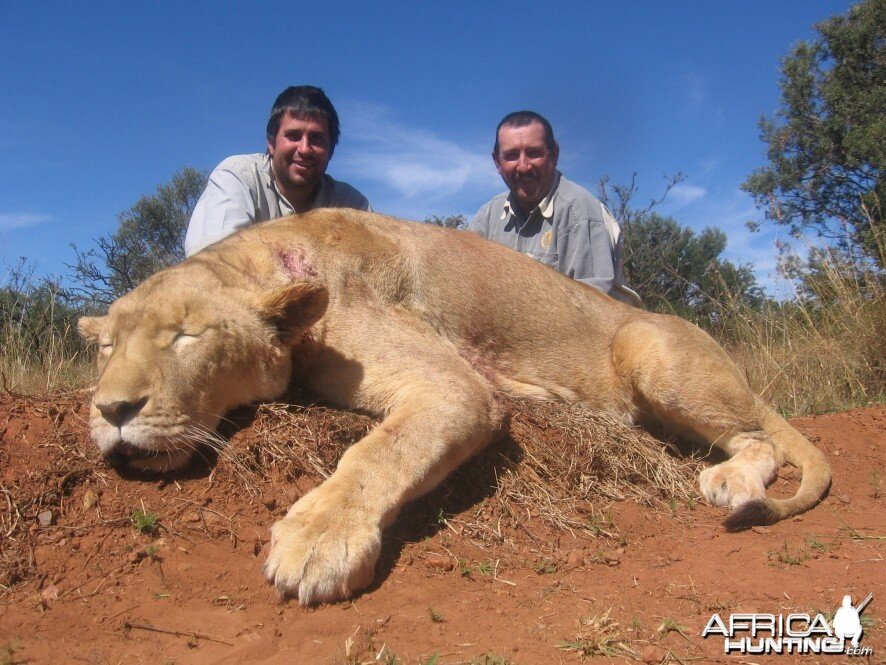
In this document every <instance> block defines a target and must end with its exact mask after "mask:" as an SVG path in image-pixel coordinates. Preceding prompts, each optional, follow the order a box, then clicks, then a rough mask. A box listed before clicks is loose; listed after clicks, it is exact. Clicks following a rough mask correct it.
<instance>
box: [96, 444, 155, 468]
mask: <svg viewBox="0 0 886 665" xmlns="http://www.w3.org/2000/svg"><path fill="white" fill-rule="evenodd" d="M160 455H162V453H160V452H158V451H156V450H145V449H144V448H140V447H138V446H134V445H132V444H131V443H129V442H127V441H118V442H117V443H116V444H114V447H113V448H111V449H110V450H107V451H105V452H104V458H105V461H107V462H108V464H110V465H111V466H114V467H125V466H127V465H128V464H129V463H130V462H134V461H136V460H143V459H147V458H149V457H154V458H156V457H159V456H160Z"/></svg>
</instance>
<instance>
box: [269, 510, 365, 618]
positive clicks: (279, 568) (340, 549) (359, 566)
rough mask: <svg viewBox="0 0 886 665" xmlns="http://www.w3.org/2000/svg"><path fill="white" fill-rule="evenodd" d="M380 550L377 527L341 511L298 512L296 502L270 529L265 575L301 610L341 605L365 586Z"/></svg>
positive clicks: (282, 594)
mask: <svg viewBox="0 0 886 665" xmlns="http://www.w3.org/2000/svg"><path fill="white" fill-rule="evenodd" d="M299 503H301V501H300V502H299ZM380 550H381V531H380V529H379V528H378V527H377V526H374V525H372V524H367V523H366V522H365V520H360V519H359V518H358V517H357V516H354V515H349V514H348V513H347V511H346V510H344V509H343V508H342V507H341V506H339V507H338V510H335V509H330V510H326V511H322V510H318V509H317V508H316V506H311V507H310V508H308V509H307V510H303V511H300V510H299V504H298V503H297V504H296V505H295V506H294V507H293V509H292V510H290V511H289V514H288V515H287V516H286V517H285V518H283V519H282V520H280V521H279V522H277V523H276V524H274V526H273V527H272V528H271V551H270V554H268V560H267V561H266V562H265V576H266V577H267V578H268V579H269V580H270V581H272V582H273V583H274V584H275V585H276V586H277V591H278V592H279V593H280V595H281V596H283V597H284V598H285V597H295V596H298V600H299V602H300V603H301V604H302V605H311V604H315V603H323V602H333V601H336V600H342V599H344V598H348V597H350V596H351V595H353V593H354V592H355V591H359V590H360V589H363V588H365V587H367V586H369V584H370V582H372V578H373V577H374V576H375V562H376V561H377V560H378V555H379V551H380Z"/></svg>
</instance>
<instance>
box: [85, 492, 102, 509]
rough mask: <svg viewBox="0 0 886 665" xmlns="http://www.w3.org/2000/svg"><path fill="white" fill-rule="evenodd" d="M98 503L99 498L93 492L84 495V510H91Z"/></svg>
mask: <svg viewBox="0 0 886 665" xmlns="http://www.w3.org/2000/svg"><path fill="white" fill-rule="evenodd" d="M97 503H98V496H96V494H95V492H93V491H92V490H86V492H84V493H83V510H89V509H90V508H92V507H93V506H94V505H95V504H97Z"/></svg>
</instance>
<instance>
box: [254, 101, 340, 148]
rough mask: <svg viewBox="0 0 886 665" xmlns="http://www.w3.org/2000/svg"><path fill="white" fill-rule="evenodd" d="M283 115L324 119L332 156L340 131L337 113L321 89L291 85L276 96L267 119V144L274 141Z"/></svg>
mask: <svg viewBox="0 0 886 665" xmlns="http://www.w3.org/2000/svg"><path fill="white" fill-rule="evenodd" d="M284 114H288V115H290V116H292V117H294V118H299V119H311V120H316V119H318V118H324V119H325V120H326V124H327V125H328V126H329V140H330V146H329V153H330V154H332V152H333V151H334V150H335V146H336V144H337V143H338V137H339V134H340V133H341V129H340V128H339V124H338V113H336V112H335V107H334V106H333V105H332V102H330V101H329V97H327V96H326V93H325V92H323V89H322V88H317V87H315V86H312V85H292V86H289V87H288V88H286V90H284V91H283V92H281V93H280V94H279V95H277V99H276V100H274V106H272V107H271V115H270V117H269V118H268V127H267V130H266V134H267V139H268V143H273V142H274V140H275V139H276V137H277V132H278V131H280V123H281V121H282V118H283V115H284Z"/></svg>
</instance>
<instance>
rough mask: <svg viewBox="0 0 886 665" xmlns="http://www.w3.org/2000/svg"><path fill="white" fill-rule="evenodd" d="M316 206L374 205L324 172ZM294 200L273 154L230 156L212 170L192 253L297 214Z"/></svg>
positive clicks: (194, 221) (191, 229) (194, 224)
mask: <svg viewBox="0 0 886 665" xmlns="http://www.w3.org/2000/svg"><path fill="white" fill-rule="evenodd" d="M311 208H312V209H313V208H355V209H357V210H370V207H369V201H368V200H367V199H366V197H365V196H363V195H362V194H361V193H360V192H358V191H357V190H356V189H354V188H353V187H351V186H350V185H349V184H347V183H345V182H341V181H339V180H335V179H334V178H332V177H331V176H329V175H327V174H323V178H322V179H321V180H320V188H319V189H318V191H317V195H316V197H315V198H314V203H313V204H312V205H311ZM293 212H294V210H293V208H292V204H290V203H289V201H287V200H286V197H285V196H283V194H282V193H281V192H279V191H278V190H277V186H276V184H275V182H274V174H273V171H272V170H271V158H270V157H269V156H268V155H266V154H263V153H254V154H251V155H235V156H233V157H228V158H227V159H226V160H224V161H223V162H222V163H221V164H219V165H218V166H217V167H216V168H215V169H214V170H213V172H212V173H211V174H210V175H209V182H208V183H207V185H206V189H205V190H204V191H203V194H202V195H201V196H200V199H199V200H198V201H197V205H196V206H195V207H194V213H193V214H192V215H191V220H190V222H189V223H188V231H187V233H186V235H185V255H186V256H191V255H192V254H195V253H197V252H199V251H200V250H201V249H203V248H204V247H208V246H209V245H211V244H212V243H214V242H218V241H219V240H221V239H222V238H226V237H228V236H229V235H231V234H232V233H234V231H236V230H237V229H241V228H243V227H245V226H249V225H250V224H255V223H257V222H265V221H267V220H269V219H277V218H278V217H284V216H286V215H291V214H292V213H293Z"/></svg>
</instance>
